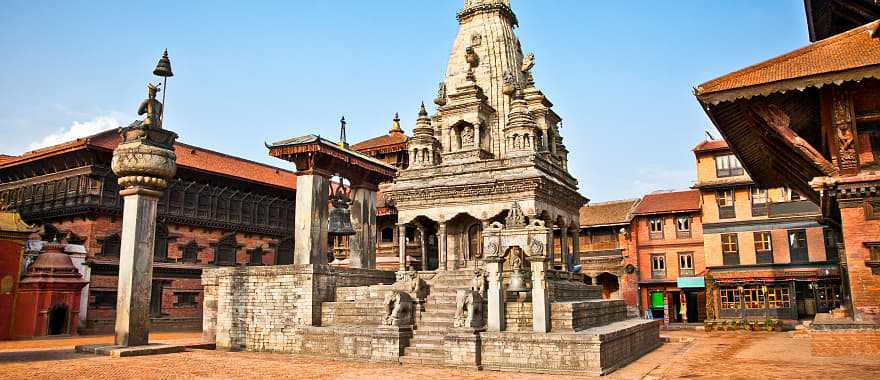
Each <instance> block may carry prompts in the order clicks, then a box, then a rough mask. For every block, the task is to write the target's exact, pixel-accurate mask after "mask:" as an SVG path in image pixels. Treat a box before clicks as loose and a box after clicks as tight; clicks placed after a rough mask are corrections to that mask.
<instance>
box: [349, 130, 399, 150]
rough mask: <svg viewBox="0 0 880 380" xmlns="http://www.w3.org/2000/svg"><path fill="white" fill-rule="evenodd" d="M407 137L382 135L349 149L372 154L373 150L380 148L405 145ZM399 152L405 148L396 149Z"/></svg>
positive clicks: (396, 134) (394, 134) (395, 134)
mask: <svg viewBox="0 0 880 380" xmlns="http://www.w3.org/2000/svg"><path fill="white" fill-rule="evenodd" d="M407 140H409V137H407V136H406V135H405V134H403V133H400V132H395V133H389V134H387V135H382V136H379V137H374V138H371V139H369V140H364V141H361V142H359V143H357V144H354V145H352V146H351V149H354V150H356V151H358V152H372V151H375V150H381V149H382V148H386V147H387V148H395V146H397V145H400V144H406V142H407ZM398 148H399V149H400V150H404V149H406V147H398Z"/></svg>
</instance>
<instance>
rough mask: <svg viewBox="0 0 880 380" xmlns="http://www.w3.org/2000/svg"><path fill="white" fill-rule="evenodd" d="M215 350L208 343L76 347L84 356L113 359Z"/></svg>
mask: <svg viewBox="0 0 880 380" xmlns="http://www.w3.org/2000/svg"><path fill="white" fill-rule="evenodd" d="M214 348H215V344H214V343H208V342H198V343H187V344H165V343H152V344H147V345H144V346H132V347H125V346H117V345H113V344H86V345H81V346H76V347H74V351H76V352H80V353H84V354H95V355H104V356H110V357H113V358H122V357H130V356H146V355H162V354H174V353H178V352H183V351H186V350H187V349H203V350H213V349H214Z"/></svg>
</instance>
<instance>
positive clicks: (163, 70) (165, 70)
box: [153, 49, 174, 78]
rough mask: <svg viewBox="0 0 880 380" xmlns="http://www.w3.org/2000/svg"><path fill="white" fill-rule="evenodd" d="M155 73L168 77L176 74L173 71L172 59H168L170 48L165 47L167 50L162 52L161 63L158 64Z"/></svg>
mask: <svg viewBox="0 0 880 380" xmlns="http://www.w3.org/2000/svg"><path fill="white" fill-rule="evenodd" d="M153 75H157V76H160V77H166V78H167V77H173V76H174V73H173V72H171V60H170V59H168V49H165V52H164V53H162V58H159V63H157V64H156V69H155V70H153Z"/></svg>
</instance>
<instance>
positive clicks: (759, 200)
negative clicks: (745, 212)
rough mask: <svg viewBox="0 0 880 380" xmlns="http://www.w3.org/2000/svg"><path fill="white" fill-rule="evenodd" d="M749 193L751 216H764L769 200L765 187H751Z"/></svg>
mask: <svg viewBox="0 0 880 380" xmlns="http://www.w3.org/2000/svg"><path fill="white" fill-rule="evenodd" d="M749 195H750V198H751V200H752V216H766V215H767V210H768V206H767V204H768V201H769V199H768V196H767V189H760V188H757V187H753V188H752V189H751V191H750V192H749Z"/></svg>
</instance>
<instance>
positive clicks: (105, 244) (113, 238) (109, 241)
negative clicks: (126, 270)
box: [100, 234, 122, 258]
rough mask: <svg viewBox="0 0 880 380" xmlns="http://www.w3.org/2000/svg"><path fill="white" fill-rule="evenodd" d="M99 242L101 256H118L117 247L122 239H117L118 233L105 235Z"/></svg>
mask: <svg viewBox="0 0 880 380" xmlns="http://www.w3.org/2000/svg"><path fill="white" fill-rule="evenodd" d="M100 243H101V256H104V257H117V258H118V257H119V249H120V247H121V245H122V241H121V240H120V239H119V234H113V235H110V236H107V237H106V238H104V240H102V241H101V242H100Z"/></svg>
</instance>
